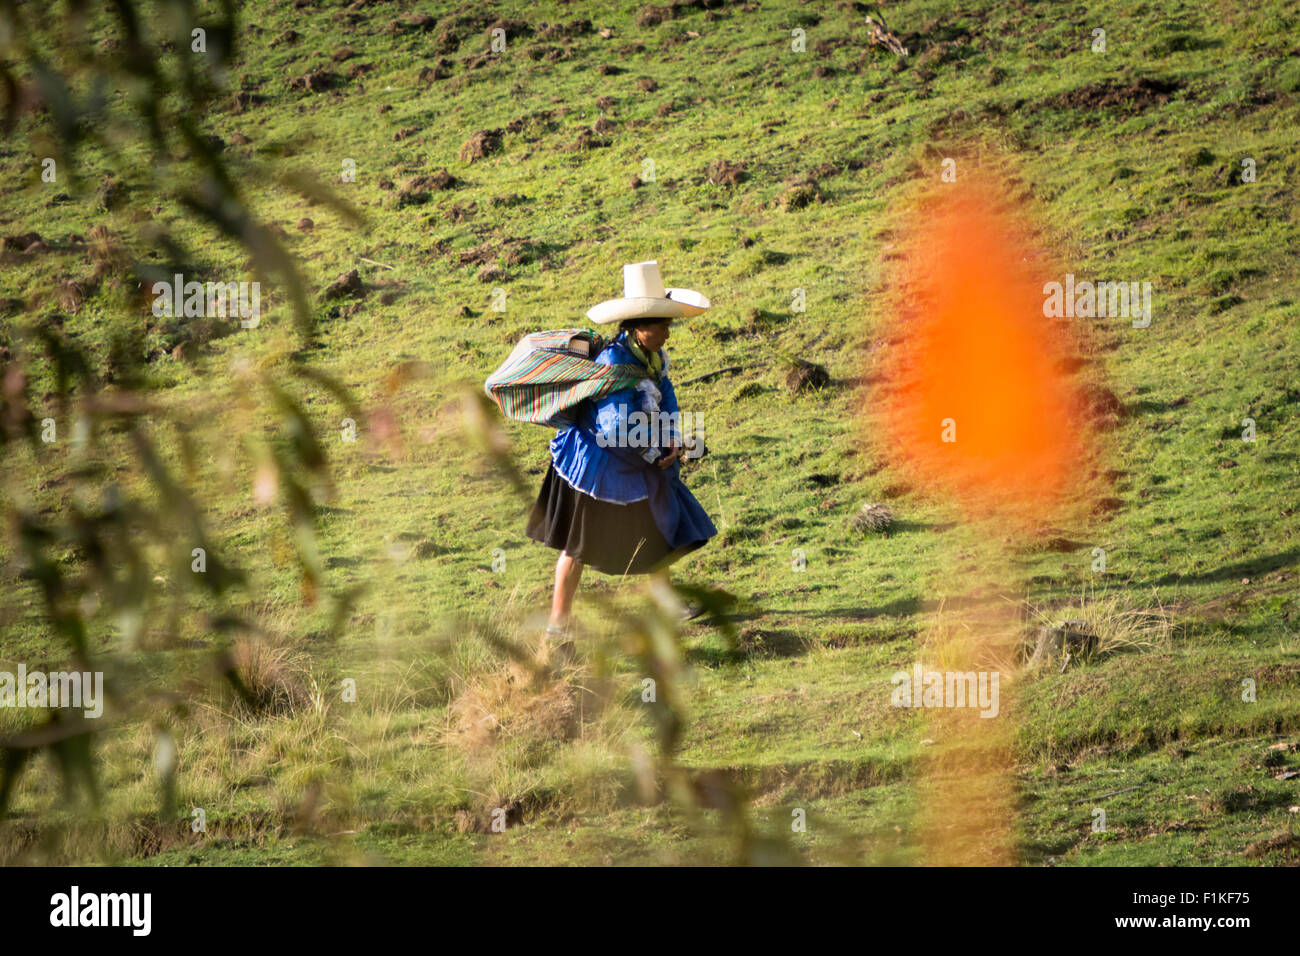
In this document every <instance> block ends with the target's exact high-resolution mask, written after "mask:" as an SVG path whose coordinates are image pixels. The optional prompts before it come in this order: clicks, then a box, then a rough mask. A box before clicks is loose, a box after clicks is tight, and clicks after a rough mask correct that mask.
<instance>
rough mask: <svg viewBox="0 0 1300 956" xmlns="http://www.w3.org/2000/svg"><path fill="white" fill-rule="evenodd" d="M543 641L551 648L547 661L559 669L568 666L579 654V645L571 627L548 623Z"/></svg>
mask: <svg viewBox="0 0 1300 956" xmlns="http://www.w3.org/2000/svg"><path fill="white" fill-rule="evenodd" d="M543 642H544V643H545V644H546V646H547V647H548V649H549V652H548V654H547V663H549V664H551V665H552V666H553V667H554V668H555V669H557V670H558V669H560V668H564V667H568V666H569V665H570V664H572V663H573V659H574V658H575V657H577V656H578V647H577V645H576V644H574V642H573V638H572V629H571V628H568V627H558V626H556V625H554V624H548V625H547V626H546V636H545V637H544V638H543Z"/></svg>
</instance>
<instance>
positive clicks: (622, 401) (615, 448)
mask: <svg viewBox="0 0 1300 956" xmlns="http://www.w3.org/2000/svg"><path fill="white" fill-rule="evenodd" d="M643 402H644V396H643V395H642V393H641V392H640V391H638V390H637V389H635V388H625V389H623V390H621V391H618V392H611V393H610V394H608V395H606V396H604V397H603V398H598V399H596V400H595V402H594V403H593V408H594V411H595V428H594V431H595V436H596V444H598V445H599V446H600V447H601V448H603V449H604V450H605V451H607V452H610V453H611V454H613V455H614V456H615V457H616V458H619V459H621V460H623V461H626V462H628V463H630V464H637V465H642V466H644V465H645V464H647V463H651V462H654V460H655V459H657V458H658V457H659V456H660V454H662V452H661V451H660V450H659V449H658V448H637V447H632V446H631V445H630V444H629V435H633V434H635V433H634V432H633V425H632V423H630V422H629V421H628V416H629V415H631V414H632V413H634V412H641V411H643V410H644V404H643ZM643 430H644V427H643Z"/></svg>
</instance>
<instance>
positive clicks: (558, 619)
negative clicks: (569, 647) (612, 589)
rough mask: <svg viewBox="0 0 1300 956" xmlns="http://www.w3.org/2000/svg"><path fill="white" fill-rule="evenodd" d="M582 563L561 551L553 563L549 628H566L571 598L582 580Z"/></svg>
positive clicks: (571, 604)
mask: <svg viewBox="0 0 1300 956" xmlns="http://www.w3.org/2000/svg"><path fill="white" fill-rule="evenodd" d="M582 567H583V565H582V561H580V560H579V559H578V558H575V557H574V556H573V555H571V554H569V552H567V551H561V552H560V557H559V560H558V561H556V562H555V598H554V600H553V601H552V602H551V627H560V628H563V627H568V626H569V616H570V614H571V613H572V611H573V598H574V595H576V594H577V593H578V582H579V581H581V580H582Z"/></svg>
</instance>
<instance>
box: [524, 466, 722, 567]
mask: <svg viewBox="0 0 1300 956" xmlns="http://www.w3.org/2000/svg"><path fill="white" fill-rule="evenodd" d="M527 534H528V537H530V538H532V539H533V540H534V541H540V542H541V543H542V544H544V545H546V546H547V547H551V548H555V549H556V550H557V551H566V552H568V553H569V554H570V555H571V556H573V557H575V558H577V559H578V560H580V561H581V562H582V563H583V564H586V565H590V566H591V567H593V568H595V569H596V570H597V571H600V572H602V573H604V574H648V573H650V572H651V571H657V570H659V569H660V568H665V567H667V566H668V565H670V564H672V563H673V562H674V561H676V560H677V559H678V558H680V557H681V556H682V555H684V554H688V553H689V552H691V551H694V550H695V549H696V548H698V547H700V545H702V544H704V542H703V541H701V542H699V544H696V545H694V546H693V547H688V548H679V549H678V550H676V551H674V550H673V549H672V548H670V547H668V542H667V541H666V540H664V536H663V532H661V531H660V530H659V526H658V525H656V524H655V519H654V515H653V514H652V513H651V512H650V502H649V501H635V502H633V503H632V504H627V505H622V504H616V503H615V502H612V501H599V500H597V499H596V498H593V497H591V496H590V495H585V494H583V493H582V492H581V491H577V490H576V489H574V488H573V486H571V485H570V484H569V483H568V482H567V481H565V480H564V479H563V478H561V477H560V476H559V475H558V474H557V473H556V471H555V466H554V465H551V466H550V467H549V468H548V469H547V470H546V478H545V479H543V481H542V489H541V491H540V492H538V495H537V503H536V504H534V505H533V510H532V513H531V514H530V515H529V516H528V529H527Z"/></svg>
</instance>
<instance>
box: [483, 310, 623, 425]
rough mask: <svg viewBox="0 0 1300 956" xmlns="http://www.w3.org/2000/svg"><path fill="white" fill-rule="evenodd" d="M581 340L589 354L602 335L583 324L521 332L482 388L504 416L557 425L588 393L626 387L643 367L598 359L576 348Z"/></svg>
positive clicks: (595, 395) (596, 351) (592, 395)
mask: <svg viewBox="0 0 1300 956" xmlns="http://www.w3.org/2000/svg"><path fill="white" fill-rule="evenodd" d="M575 339H581V340H584V341H585V342H586V343H587V345H586V348H587V349H588V352H589V354H590V355H591V356H592V358H594V357H595V356H596V355H597V354H599V352H600V346H601V339H600V337H599V336H595V335H593V334H592V333H591V332H589V331H587V330H585V329H559V330H556V331H553V332H534V333H532V334H531V335H525V336H524V337H523V339H522V340H521V341H520V342H519V344H518V345H516V346H515V349H514V351H513V352H511V353H510V357H509V358H507V359H506V360H505V361H504V362H503V363H502V364H501V367H500V368H498V369H497V370H496V371H495V372H493V373H492V374H491V375H490V376H489V377H488V380H487V382H486V383H484V386H483V387H484V390H485V391H486V392H487V393H488V395H490V396H491V397H492V399H493V401H495V402H496V403H497V405H498V406H499V407H500V409H501V412H502V414H503V415H505V416H506V417H507V418H513V419H514V420H515V421H520V422H532V423H533V424H534V425H549V426H550V427H552V428H562V427H564V426H566V425H569V424H571V423H572V419H570V418H569V417H568V416H567V415H566V414H565V413H566V412H567V411H568V410H569V409H571V408H573V407H574V406H575V405H578V404H579V403H581V402H582V401H584V400H585V399H588V398H600V397H602V396H604V395H608V394H610V393H611V392H617V391H619V390H620V389H624V388H631V387H632V386H634V385H635V384H636V383H637V382H639V381H640V380H641V379H642V378H643V377H644V372H641V371H639V370H638V369H637V368H636V367H635V366H631V365H602V364H599V363H597V362H594V361H592V358H586V357H585V356H583V355H582V354H579V351H580V349H581V348H582V346H581V345H577V344H576V343H575V342H574V340H575Z"/></svg>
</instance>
